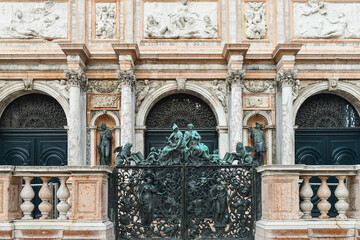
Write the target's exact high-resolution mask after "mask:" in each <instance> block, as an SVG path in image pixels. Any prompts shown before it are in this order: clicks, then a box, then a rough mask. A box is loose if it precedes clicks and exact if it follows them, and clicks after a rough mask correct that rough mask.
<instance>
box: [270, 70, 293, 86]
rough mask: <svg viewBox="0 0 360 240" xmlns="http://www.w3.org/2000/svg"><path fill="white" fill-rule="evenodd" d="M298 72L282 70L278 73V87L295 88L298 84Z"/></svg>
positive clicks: (276, 79)
mask: <svg viewBox="0 0 360 240" xmlns="http://www.w3.org/2000/svg"><path fill="white" fill-rule="evenodd" d="M296 77H297V70H294V69H281V70H280V71H278V72H277V73H276V77H275V81H276V84H277V86H278V87H280V88H282V87H294V86H295V85H296V84H297V81H298V80H297V79H296Z"/></svg>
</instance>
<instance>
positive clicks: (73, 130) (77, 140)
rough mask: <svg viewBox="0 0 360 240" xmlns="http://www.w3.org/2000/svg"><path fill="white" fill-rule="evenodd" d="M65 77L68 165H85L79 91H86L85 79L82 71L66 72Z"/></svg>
mask: <svg viewBox="0 0 360 240" xmlns="http://www.w3.org/2000/svg"><path fill="white" fill-rule="evenodd" d="M65 75H66V78H67V81H68V84H69V93H70V94H69V105H70V111H69V120H68V121H69V124H68V125H69V131H68V165H70V166H77V165H84V164H85V152H84V151H83V149H82V145H83V144H82V141H81V138H82V137H84V136H83V134H82V127H81V119H82V117H81V112H82V111H81V102H82V101H81V91H82V90H86V86H87V79H86V77H85V73H84V72H83V71H82V70H80V69H79V70H66V71H65Z"/></svg>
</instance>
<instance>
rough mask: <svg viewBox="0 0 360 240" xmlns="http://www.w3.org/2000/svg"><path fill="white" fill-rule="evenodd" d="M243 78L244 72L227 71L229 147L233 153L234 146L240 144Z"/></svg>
mask: <svg viewBox="0 0 360 240" xmlns="http://www.w3.org/2000/svg"><path fill="white" fill-rule="evenodd" d="M244 78H245V70H229V72H228V76H227V82H228V83H229V84H230V86H231V119H230V127H231V143H230V144H231V145H230V146H231V147H230V151H232V152H235V150H236V144H237V143H238V142H242V122H243V112H242V86H241V85H242V81H243V80H244Z"/></svg>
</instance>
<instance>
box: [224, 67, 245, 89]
mask: <svg viewBox="0 0 360 240" xmlns="http://www.w3.org/2000/svg"><path fill="white" fill-rule="evenodd" d="M244 79H245V70H239V69H236V70H229V72H228V75H227V77H226V81H227V83H228V84H230V85H231V86H235V85H238V86H241V85H242V82H243V80H244Z"/></svg>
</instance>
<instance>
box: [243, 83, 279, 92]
mask: <svg viewBox="0 0 360 240" xmlns="http://www.w3.org/2000/svg"><path fill="white" fill-rule="evenodd" d="M274 84H275V82H274V81H269V80H265V81H263V80H246V81H244V82H243V91H244V93H275V88H274V86H275V85H274Z"/></svg>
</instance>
